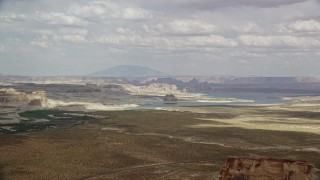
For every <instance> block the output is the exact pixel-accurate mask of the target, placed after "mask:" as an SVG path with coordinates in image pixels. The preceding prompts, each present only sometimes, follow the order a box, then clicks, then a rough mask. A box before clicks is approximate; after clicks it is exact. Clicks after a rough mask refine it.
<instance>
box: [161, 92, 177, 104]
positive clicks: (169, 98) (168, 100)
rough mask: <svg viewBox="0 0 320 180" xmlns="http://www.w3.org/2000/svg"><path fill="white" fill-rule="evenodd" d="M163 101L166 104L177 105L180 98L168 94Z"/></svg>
mask: <svg viewBox="0 0 320 180" xmlns="http://www.w3.org/2000/svg"><path fill="white" fill-rule="evenodd" d="M163 101H164V102H165V103H176V102H177V101H178V98H176V97H175V96H174V95H173V94H167V95H166V96H165V97H164V98H163Z"/></svg>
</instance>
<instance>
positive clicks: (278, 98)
mask: <svg viewBox="0 0 320 180" xmlns="http://www.w3.org/2000/svg"><path fill="white" fill-rule="evenodd" d="M205 96H206V97H210V98H235V99H242V100H250V101H253V102H193V101H179V102H177V103H174V104H165V103H163V101H161V100H157V101H153V102H152V103H150V104H144V105H140V106H139V107H140V108H154V107H177V106H211V105H231V104H248V105H249V104H279V103H286V102H287V101H285V100H283V99H282V97H287V96H299V95H298V94H284V93H221V92H219V93H210V94H206V95H205Z"/></svg>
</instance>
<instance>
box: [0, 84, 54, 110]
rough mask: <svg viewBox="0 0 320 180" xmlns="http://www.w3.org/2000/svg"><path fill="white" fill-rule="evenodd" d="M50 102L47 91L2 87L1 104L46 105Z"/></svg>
mask: <svg viewBox="0 0 320 180" xmlns="http://www.w3.org/2000/svg"><path fill="white" fill-rule="evenodd" d="M47 103H48V99H47V95H46V92H44V91H35V92H32V93H25V92H18V91H16V90H15V89H12V88H9V89H0V104H2V105H8V106H39V107H46V106H47Z"/></svg>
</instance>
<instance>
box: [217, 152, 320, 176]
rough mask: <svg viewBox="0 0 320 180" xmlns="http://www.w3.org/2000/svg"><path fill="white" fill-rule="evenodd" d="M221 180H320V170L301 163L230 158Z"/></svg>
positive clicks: (221, 172)
mask: <svg viewBox="0 0 320 180" xmlns="http://www.w3.org/2000/svg"><path fill="white" fill-rule="evenodd" d="M219 179H220V180H232V179H235V180H247V179H250V180H320V170H319V169H317V168H315V167H314V166H313V165H312V164H308V163H306V162H301V161H292V160H287V159H272V158H254V157H229V158H228V160H227V163H226V164H225V165H224V166H223V167H222V169H221V170H220V177H219Z"/></svg>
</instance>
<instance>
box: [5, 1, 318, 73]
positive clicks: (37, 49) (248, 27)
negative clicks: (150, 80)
mask: <svg viewBox="0 0 320 180" xmlns="http://www.w3.org/2000/svg"><path fill="white" fill-rule="evenodd" d="M116 65H139V66H147V67H151V68H153V69H156V70H159V71H162V72H164V73H167V74H171V75H179V76H182V75H198V76H200V75H235V76H313V77H320V0H241V1H240V0H68V1H66V0H0V74H14V75H31V76H55V75H59V76H63V75H68V76H69V75H86V74H90V73H92V72H96V71H100V70H104V69H107V68H110V67H113V66H116Z"/></svg>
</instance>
